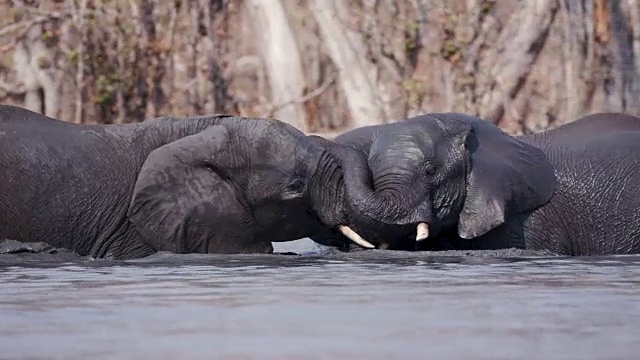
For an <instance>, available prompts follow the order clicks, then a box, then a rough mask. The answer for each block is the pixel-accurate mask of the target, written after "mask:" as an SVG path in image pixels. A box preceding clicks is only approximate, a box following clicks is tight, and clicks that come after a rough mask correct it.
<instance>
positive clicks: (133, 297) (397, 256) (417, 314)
mask: <svg viewBox="0 0 640 360" xmlns="http://www.w3.org/2000/svg"><path fill="white" fill-rule="evenodd" d="M302 253H303V254H304V255H303V256H295V255H268V256H267V255H261V256H249V255H245V256H214V255H168V254H159V255H155V256H152V257H149V258H146V259H141V260H136V261H126V262H117V261H107V260H98V261H95V260H90V259H86V258H80V257H74V256H71V255H69V254H58V255H49V254H18V255H0V358H1V359H26V358H29V359H38V358H47V359H253V358H259V359H607V360H614V359H638V358H639V356H640V355H639V354H640V297H639V296H640V256H617V257H593V258H559V257H550V256H530V254H527V253H524V252H514V251H505V252H502V253H501V252H495V253H473V254H471V255H476V256H469V255H466V254H465V253H444V254H442V253H441V254H434V253H424V254H416V253H401V252H391V251H361V252H356V253H349V254H344V253H332V252H325V253H318V251H308V252H306V253H305V252H304V251H302ZM485 255H492V256H485Z"/></svg>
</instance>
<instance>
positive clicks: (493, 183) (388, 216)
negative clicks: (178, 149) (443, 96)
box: [335, 113, 555, 241]
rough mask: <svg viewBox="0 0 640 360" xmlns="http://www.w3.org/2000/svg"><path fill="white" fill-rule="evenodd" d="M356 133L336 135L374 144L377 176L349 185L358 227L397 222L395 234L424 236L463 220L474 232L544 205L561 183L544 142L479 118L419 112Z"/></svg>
mask: <svg viewBox="0 0 640 360" xmlns="http://www.w3.org/2000/svg"><path fill="white" fill-rule="evenodd" d="M353 132H354V133H353V135H350V134H349V133H345V134H343V135H341V136H339V137H337V138H336V139H335V141H336V142H339V143H342V144H346V145H353V146H354V147H356V148H359V149H361V150H364V151H367V149H368V153H367V156H368V166H369V168H370V171H371V175H370V176H371V179H372V182H371V183H370V184H369V186H367V184H366V181H363V184H361V185H360V186H357V187H351V188H348V195H349V198H350V203H351V204H352V205H353V207H354V213H356V214H359V217H358V218H357V221H358V222H359V224H360V225H359V226H358V227H359V228H364V229H366V228H385V227H386V228H389V227H390V226H395V228H394V229H395V230H396V232H395V233H393V235H395V237H396V238H398V237H401V236H406V235H409V234H410V233H411V232H412V233H413V234H414V235H415V238H416V240H417V241H421V240H424V239H426V238H427V237H429V236H430V234H431V235H436V234H438V233H441V232H443V231H446V230H449V229H454V228H456V227H457V235H458V236H459V237H461V238H463V239H471V238H475V237H478V236H481V235H483V234H486V233H487V232H489V231H491V230H492V229H494V228H496V227H498V226H499V225H501V224H503V223H504V222H505V219H506V218H507V217H508V216H510V214H516V213H523V212H527V211H530V210H533V209H535V208H537V207H539V206H541V205H543V204H545V203H546V202H547V201H549V200H550V198H551V196H552V194H553V192H554V189H555V177H554V171H553V167H552V166H551V164H550V163H549V162H548V159H547V158H546V156H545V154H544V153H543V152H542V151H541V150H540V149H538V148H536V147H533V146H531V145H528V144H525V143H523V142H521V141H518V140H517V139H515V138H513V137H511V136H509V135H507V134H506V133H504V132H503V131H501V130H500V129H498V128H497V127H495V126H494V125H492V124H490V123H488V122H486V121H484V120H481V119H478V118H475V117H471V116H467V115H462V114H454V113H440V114H429V115H420V116H416V117H413V118H410V119H407V120H404V121H401V122H396V123H391V124H387V125H379V126H374V127H371V128H369V129H366V128H361V129H356V130H354V131H353ZM356 132H357V133H356ZM367 132H368V133H369V136H368V137H366V136H363V134H365V133H367ZM364 235H366V237H368V238H372V237H373V235H369V234H364ZM390 240H391V241H393V239H390ZM387 241H388V240H387Z"/></svg>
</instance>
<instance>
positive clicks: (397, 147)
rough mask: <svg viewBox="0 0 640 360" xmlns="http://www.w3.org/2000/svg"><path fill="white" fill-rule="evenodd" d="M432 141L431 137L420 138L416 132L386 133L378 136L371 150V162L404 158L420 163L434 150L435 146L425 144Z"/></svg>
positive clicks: (404, 159) (403, 159)
mask: <svg viewBox="0 0 640 360" xmlns="http://www.w3.org/2000/svg"><path fill="white" fill-rule="evenodd" d="M425 142H427V143H431V142H430V139H420V138H418V137H416V136H415V135H414V134H407V133H398V134H385V135H381V136H380V137H378V138H377V139H376V140H375V141H374V143H373V145H372V147H371V151H370V152H369V163H370V164H377V163H379V162H380V161H383V160H385V161H387V160H402V161H408V162H411V163H420V162H422V161H423V160H424V159H425V157H426V156H429V155H431V154H432V152H433V146H425V145H424V143H425Z"/></svg>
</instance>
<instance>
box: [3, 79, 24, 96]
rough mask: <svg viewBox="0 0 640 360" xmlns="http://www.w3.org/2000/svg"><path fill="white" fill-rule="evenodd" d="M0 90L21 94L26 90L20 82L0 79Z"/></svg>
mask: <svg viewBox="0 0 640 360" xmlns="http://www.w3.org/2000/svg"><path fill="white" fill-rule="evenodd" d="M0 90H2V91H4V92H5V93H7V94H11V95H22V94H24V93H25V92H26V89H25V87H24V85H22V84H9V83H6V82H5V81H4V80H0Z"/></svg>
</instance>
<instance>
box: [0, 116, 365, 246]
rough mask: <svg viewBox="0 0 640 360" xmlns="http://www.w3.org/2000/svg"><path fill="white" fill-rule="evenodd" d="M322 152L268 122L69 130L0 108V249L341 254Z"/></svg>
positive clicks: (337, 174)
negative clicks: (311, 250)
mask: <svg viewBox="0 0 640 360" xmlns="http://www.w3.org/2000/svg"><path fill="white" fill-rule="evenodd" d="M328 146H333V148H334V150H336V151H338V152H339V151H340V147H339V146H335V145H332V143H330V142H328V141H327V140H325V139H322V138H319V137H313V136H310V137H307V136H305V135H304V134H303V133H301V132H300V131H298V130H296V129H295V128H293V127H292V126H289V125H287V124H285V123H282V122H279V121H276V120H260V119H246V118H238V117H231V116H226V115H220V116H200V117H190V118H158V119H153V120H148V121H144V122H142V123H135V124H123V125H77V124H72V123H69V122H64V121H59V120H56V119H52V118H48V117H45V116H43V115H40V114H37V113H34V112H31V111H28V110H25V109H22V108H18V107H13V106H0V169H2V171H0V238H10V239H14V240H18V241H22V242H45V243H47V244H50V245H52V246H55V247H58V248H66V249H70V250H72V251H75V252H77V253H79V254H80V255H89V256H92V257H94V258H101V257H113V258H137V257H142V256H146V255H149V254H151V253H154V252H156V251H170V252H175V253H207V252H208V253H269V252H272V251H273V248H272V245H271V241H288V240H295V239H299V238H302V237H305V236H314V238H315V239H316V240H317V241H320V242H323V241H324V242H325V244H327V245H336V246H344V243H342V241H345V238H343V237H341V236H337V235H336V232H335V227H336V226H337V225H339V224H348V211H349V210H348V209H347V208H346V207H345V206H344V205H343V204H344V184H343V177H342V171H341V166H340V161H341V160H340V159H341V158H338V157H336V156H335V155H334V154H333V153H330V152H329V151H328V149H327V147H328ZM343 150H344V149H343ZM348 150H351V151H348ZM345 153H351V155H350V156H351V159H352V160H353V161H356V162H360V165H359V166H354V167H349V168H360V169H366V160H365V159H364V158H363V157H362V158H358V156H355V157H354V156H353V154H354V153H357V152H356V151H355V150H353V149H350V148H349V149H346V150H345ZM345 157H349V155H345Z"/></svg>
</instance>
